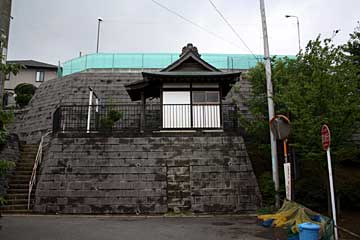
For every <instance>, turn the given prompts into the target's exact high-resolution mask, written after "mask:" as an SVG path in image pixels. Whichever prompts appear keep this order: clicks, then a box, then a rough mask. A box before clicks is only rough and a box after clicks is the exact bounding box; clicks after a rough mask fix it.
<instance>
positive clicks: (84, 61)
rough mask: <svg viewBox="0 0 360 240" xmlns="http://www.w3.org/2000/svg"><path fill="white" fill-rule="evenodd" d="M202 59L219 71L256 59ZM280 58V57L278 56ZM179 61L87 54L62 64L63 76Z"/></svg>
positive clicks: (246, 66)
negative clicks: (98, 69) (90, 70)
mask: <svg viewBox="0 0 360 240" xmlns="http://www.w3.org/2000/svg"><path fill="white" fill-rule="evenodd" d="M201 57H202V59H204V60H205V61H206V62H208V63H210V64H211V65H213V66H214V67H216V68H219V69H249V68H251V67H254V66H255V65H256V63H257V61H258V60H257V59H259V60H262V59H263V56H262V55H257V56H256V57H257V59H256V58H255V57H254V56H253V55H251V54H211V53H209V54H208V53H204V54H202V55H201ZM279 57H282V56H279ZM177 59H179V54H178V53H98V54H88V55H84V56H81V57H78V58H74V59H71V60H69V61H66V62H64V63H63V76H66V75H69V74H72V73H76V72H81V71H84V70H86V69H90V68H124V69H128V68H131V69H145V68H159V69H161V68H165V67H166V66H168V65H170V64H171V63H173V62H175V61H176V60H177Z"/></svg>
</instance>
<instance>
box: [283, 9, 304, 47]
mask: <svg viewBox="0 0 360 240" xmlns="http://www.w3.org/2000/svg"><path fill="white" fill-rule="evenodd" d="M285 17H286V18H291V17H294V18H296V23H297V30H298V41H299V52H300V50H301V45H300V24H299V18H298V17H297V16H295V15H285Z"/></svg>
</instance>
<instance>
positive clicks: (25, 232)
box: [0, 216, 272, 240]
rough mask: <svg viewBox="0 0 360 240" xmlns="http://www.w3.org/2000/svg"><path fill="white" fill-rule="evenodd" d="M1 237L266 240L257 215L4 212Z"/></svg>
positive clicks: (42, 239)
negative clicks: (157, 215) (133, 215)
mask: <svg viewBox="0 0 360 240" xmlns="http://www.w3.org/2000/svg"><path fill="white" fill-rule="evenodd" d="M0 225H1V230H0V239H1V240H13V239H14V240H22V239H26V240H32V239H34V240H80V239H81V240H93V239H94V240H102V239H104V240H112V239H116V240H140V239H141V240H145V239H146V240H165V239H166V240H168V239H172V240H195V239H196V240H199V239H206V240H214V239H221V240H230V239H231V240H234V239H237V240H240V239H241V240H242V239H244V240H245V239H246V240H263V239H272V237H271V236H272V234H271V230H269V229H266V228H263V227H260V226H258V225H256V220H255V218H254V217H233V216H232V217H125V216H120V217H119V216H4V217H2V218H0Z"/></svg>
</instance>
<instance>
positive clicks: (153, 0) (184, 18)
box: [151, 0, 241, 48]
mask: <svg viewBox="0 0 360 240" xmlns="http://www.w3.org/2000/svg"><path fill="white" fill-rule="evenodd" d="M151 1H152V2H153V3H155V4H156V5H158V6H160V7H161V8H163V9H165V10H166V11H168V12H170V13H172V14H174V15H176V16H178V17H179V18H181V19H182V20H184V21H185V22H187V23H190V24H192V25H194V26H196V27H197V28H199V29H201V30H203V31H205V32H207V33H208V34H211V35H212V36H214V37H216V38H218V39H220V40H222V41H225V42H227V43H229V44H231V45H233V46H235V47H237V48H241V47H240V46H239V45H237V44H236V43H233V42H231V41H228V40H227V39H225V38H223V37H221V36H220V35H218V34H216V33H214V32H212V31H210V30H208V29H206V28H204V27H203V26H201V25H199V24H197V23H196V22H194V21H192V20H190V19H187V18H186V17H184V16H183V15H181V14H180V13H178V12H176V11H174V10H172V9H170V8H168V7H166V6H165V5H163V4H161V3H160V2H158V1H156V0H151Z"/></svg>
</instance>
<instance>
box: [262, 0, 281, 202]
mask: <svg viewBox="0 0 360 240" xmlns="http://www.w3.org/2000/svg"><path fill="white" fill-rule="evenodd" d="M260 12H261V22H262V30H263V38H264V57H265V73H266V93H267V99H268V111H269V121H270V120H271V119H272V118H273V117H274V116H275V110H274V101H273V86H272V82H271V63H270V53H269V41H268V34H267V27H266V16H265V5H264V0H260ZM269 131H270V145H271V162H272V173H273V181H274V186H275V206H276V208H279V207H280V196H279V169H278V158H277V147H276V139H275V136H274V134H273V133H272V131H271V129H270V127H269Z"/></svg>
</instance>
